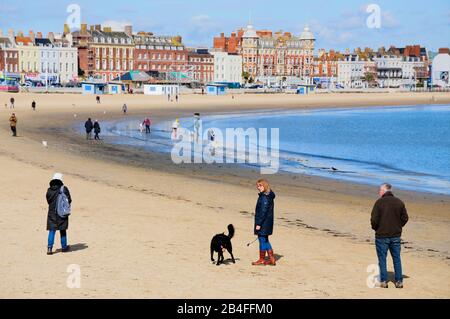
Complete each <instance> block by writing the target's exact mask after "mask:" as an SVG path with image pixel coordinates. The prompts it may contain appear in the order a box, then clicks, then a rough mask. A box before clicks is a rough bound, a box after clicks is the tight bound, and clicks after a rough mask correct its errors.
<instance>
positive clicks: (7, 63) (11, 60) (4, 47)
mask: <svg viewBox="0 0 450 319" xmlns="http://www.w3.org/2000/svg"><path fill="white" fill-rule="evenodd" d="M0 71H1V72H6V73H7V74H9V75H11V74H18V73H19V52H18V50H17V48H15V46H14V42H12V41H11V39H10V38H9V37H2V36H1V34H0Z"/></svg>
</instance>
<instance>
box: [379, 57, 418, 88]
mask: <svg viewBox="0 0 450 319" xmlns="http://www.w3.org/2000/svg"><path fill="white" fill-rule="evenodd" d="M374 61H375V63H376V67H377V72H378V74H377V75H378V85H379V87H381V88H407V87H412V86H415V85H416V84H417V82H418V80H417V78H418V70H420V69H423V68H424V63H425V62H424V61H422V60H421V59H420V58H418V57H402V56H389V55H385V56H380V57H375V58H374Z"/></svg>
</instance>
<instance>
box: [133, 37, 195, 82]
mask: <svg viewBox="0 0 450 319" xmlns="http://www.w3.org/2000/svg"><path fill="white" fill-rule="evenodd" d="M133 41H134V56H135V59H134V69H135V70H139V71H158V72H160V73H166V74H169V73H172V72H181V73H186V72H188V50H187V49H186V47H185V46H184V45H183V43H182V38H181V37H180V36H155V35H153V33H150V32H139V33H138V34H137V35H134V36H133Z"/></svg>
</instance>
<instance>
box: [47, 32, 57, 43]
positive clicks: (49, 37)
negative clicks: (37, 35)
mask: <svg viewBox="0 0 450 319" xmlns="http://www.w3.org/2000/svg"><path fill="white" fill-rule="evenodd" d="M47 37H48V39H49V40H50V41H51V42H53V41H55V34H54V33H53V32H49V33H48V36H47Z"/></svg>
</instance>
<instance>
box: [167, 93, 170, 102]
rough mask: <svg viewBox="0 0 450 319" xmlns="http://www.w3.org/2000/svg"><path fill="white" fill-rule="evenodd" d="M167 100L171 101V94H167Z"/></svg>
mask: <svg viewBox="0 0 450 319" xmlns="http://www.w3.org/2000/svg"><path fill="white" fill-rule="evenodd" d="M167 102H170V94H167Z"/></svg>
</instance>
